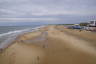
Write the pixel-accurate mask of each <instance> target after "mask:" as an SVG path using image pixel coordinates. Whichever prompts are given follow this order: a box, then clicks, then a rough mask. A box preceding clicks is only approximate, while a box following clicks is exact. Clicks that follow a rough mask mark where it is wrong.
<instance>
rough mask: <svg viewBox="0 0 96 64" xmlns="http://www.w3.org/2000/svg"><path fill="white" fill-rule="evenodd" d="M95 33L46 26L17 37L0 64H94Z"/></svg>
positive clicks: (0, 60)
mask: <svg viewBox="0 0 96 64" xmlns="http://www.w3.org/2000/svg"><path fill="white" fill-rule="evenodd" d="M95 46H96V33H92V32H88V31H81V32H79V30H72V29H66V28H64V26H59V25H57V26H56V25H50V26H46V27H43V28H40V29H39V30H37V31H34V32H30V33H26V34H24V35H22V36H19V37H18V38H17V39H16V41H15V42H13V44H12V45H10V46H9V47H8V48H6V49H5V50H4V51H3V52H2V53H0V64H96V47H95Z"/></svg>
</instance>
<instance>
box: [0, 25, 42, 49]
mask: <svg viewBox="0 0 96 64" xmlns="http://www.w3.org/2000/svg"><path fill="white" fill-rule="evenodd" d="M40 27H42V26H41V25H34V26H0V49H1V48H6V47H7V46H8V45H9V44H11V42H12V41H13V40H14V39H15V38H16V37H17V36H18V35H20V34H23V33H26V32H32V31H34V30H36V29H38V28H40Z"/></svg>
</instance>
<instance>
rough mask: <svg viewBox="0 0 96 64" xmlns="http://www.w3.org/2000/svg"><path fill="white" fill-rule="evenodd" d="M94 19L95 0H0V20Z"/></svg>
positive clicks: (58, 21) (65, 21)
mask: <svg viewBox="0 0 96 64" xmlns="http://www.w3.org/2000/svg"><path fill="white" fill-rule="evenodd" d="M28 18H30V19H28ZM94 19H96V0H0V22H4V21H7V20H8V22H10V21H11V22H14V20H15V21H17V22H18V20H20V21H21V20H25V21H27V20H28V21H30V22H39V21H40V22H42V21H43V22H47V23H48V22H50V23H51V22H52V23H79V22H82V21H88V20H94ZM20 21H19V22H20Z"/></svg>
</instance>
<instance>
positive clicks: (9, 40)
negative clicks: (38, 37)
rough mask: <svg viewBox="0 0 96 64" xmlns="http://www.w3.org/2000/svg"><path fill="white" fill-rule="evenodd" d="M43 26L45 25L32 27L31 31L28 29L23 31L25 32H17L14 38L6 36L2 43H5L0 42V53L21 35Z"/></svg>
mask: <svg viewBox="0 0 96 64" xmlns="http://www.w3.org/2000/svg"><path fill="white" fill-rule="evenodd" d="M43 27H45V26H39V27H34V28H32V30H31V31H30V30H29V31H25V32H22V33H20V34H17V35H16V36H14V38H8V39H7V40H4V41H3V42H2V43H5V44H2V43H1V44H0V46H1V47H0V53H2V52H3V51H4V50H5V49H6V48H8V47H9V46H11V45H12V44H14V42H16V41H17V40H18V39H19V38H20V37H22V36H23V35H25V34H28V33H32V32H35V31H38V30H39V29H41V28H43Z"/></svg>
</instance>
